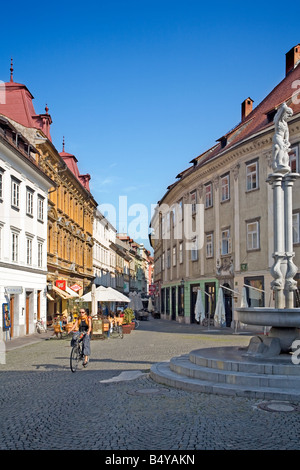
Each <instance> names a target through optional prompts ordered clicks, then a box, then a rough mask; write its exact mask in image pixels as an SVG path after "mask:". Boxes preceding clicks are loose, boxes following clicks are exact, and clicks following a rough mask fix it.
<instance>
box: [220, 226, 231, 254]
mask: <svg viewBox="0 0 300 470" xmlns="http://www.w3.org/2000/svg"><path fill="white" fill-rule="evenodd" d="M228 253H231V239H230V230H229V229H226V230H223V231H222V233H221V254H222V255H228Z"/></svg>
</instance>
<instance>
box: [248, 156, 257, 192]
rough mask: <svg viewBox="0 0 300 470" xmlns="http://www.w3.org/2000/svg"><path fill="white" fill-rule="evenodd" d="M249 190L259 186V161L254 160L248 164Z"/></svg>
mask: <svg viewBox="0 0 300 470" xmlns="http://www.w3.org/2000/svg"><path fill="white" fill-rule="evenodd" d="M246 187H247V191H252V190H253V189H257V188H258V162H252V163H249V164H247V166H246Z"/></svg>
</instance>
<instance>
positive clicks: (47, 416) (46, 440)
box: [0, 318, 300, 451]
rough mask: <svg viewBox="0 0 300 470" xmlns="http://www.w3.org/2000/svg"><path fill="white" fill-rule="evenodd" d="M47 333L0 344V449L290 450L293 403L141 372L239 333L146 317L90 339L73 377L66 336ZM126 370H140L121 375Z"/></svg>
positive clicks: (298, 424)
mask: <svg viewBox="0 0 300 470" xmlns="http://www.w3.org/2000/svg"><path fill="white" fill-rule="evenodd" d="M48 337H49V335H39V336H37V337H35V338H33V339H34V340H35V341H36V339H38V342H35V343H34V342H29V341H27V343H28V344H26V345H22V347H18V348H16V347H14V345H16V344H17V340H12V341H11V342H10V344H9V345H8V347H7V349H9V350H8V351H7V353H6V364H3V365H0V415H1V426H0V449H1V450H3V449H9V450H19V449H20V450H22V449H26V450H60V449H61V450H64V449H66V450H67V449H68V450H69V449H82V448H83V442H85V443H86V444H85V446H84V448H85V449H91V450H93V449H95V450H190V451H192V450H196V449H199V450H213V449H216V450H222V449H226V450H271V449H277V450H287V449H289V450H292V449H294V450H295V449H297V450H298V449H299V447H300V446H299V440H300V411H299V407H298V408H297V407H295V410H294V411H284V410H287V409H289V410H290V409H291V407H289V408H287V407H284V406H278V407H277V408H276V406H270V407H266V406H265V407H260V406H259V405H260V403H258V402H257V401H256V400H253V399H245V398H238V397H229V396H215V395H206V394H202V393H200V394H199V393H195V392H185V391H182V390H177V389H175V388H169V387H164V386H162V385H160V384H158V383H156V382H154V381H152V379H151V378H150V377H149V369H150V367H151V365H152V364H153V363H155V362H159V361H164V360H169V359H170V358H171V357H173V356H175V355H180V354H185V353H188V352H190V351H191V350H194V349H197V348H202V347H218V346H226V345H228V346H230V345H240V346H245V345H247V344H248V343H249V340H250V336H249V335H246V334H240V335H233V334H232V332H231V330H228V329H224V330H222V331H218V330H214V331H207V330H206V329H205V328H201V327H199V326H198V325H180V324H178V323H175V322H168V321H164V320H154V319H152V318H151V319H150V320H149V321H144V322H141V323H140V328H139V329H138V330H136V331H133V332H132V333H131V334H130V335H124V338H123V339H119V338H116V339H105V340H94V341H92V343H91V345H92V356H91V360H90V363H89V365H88V368H87V369H84V370H83V371H78V372H76V373H72V372H71V371H70V368H69V355H70V341H69V340H64V339H63V340H57V339H48ZM133 371H141V372H142V373H143V374H142V375H141V374H140V375H139V374H136V377H137V378H133V379H131V380H129V378H130V374H128V372H133ZM124 372H127V374H122V376H120V374H121V373H124ZM119 376H120V377H121V378H122V380H119V378H120V377H119ZM126 377H127V378H126ZM109 379H114V380H113V381H109ZM273 409H274V410H277V409H278V410H279V411H268V410H273Z"/></svg>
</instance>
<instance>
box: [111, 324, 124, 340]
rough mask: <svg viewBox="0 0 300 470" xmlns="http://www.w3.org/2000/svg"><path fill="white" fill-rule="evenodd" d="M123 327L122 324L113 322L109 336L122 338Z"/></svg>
mask: <svg viewBox="0 0 300 470" xmlns="http://www.w3.org/2000/svg"><path fill="white" fill-rule="evenodd" d="M123 336H124V335H123V328H122V325H119V324H118V323H116V324H114V325H113V326H112V328H111V329H110V330H109V338H121V339H122V338H123Z"/></svg>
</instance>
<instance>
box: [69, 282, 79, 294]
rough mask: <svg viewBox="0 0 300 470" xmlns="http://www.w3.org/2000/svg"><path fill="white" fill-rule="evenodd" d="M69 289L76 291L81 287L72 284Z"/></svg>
mask: <svg viewBox="0 0 300 470" xmlns="http://www.w3.org/2000/svg"><path fill="white" fill-rule="evenodd" d="M70 289H72V290H73V291H74V292H78V291H79V290H80V289H81V286H79V285H78V284H74V285H73V286H70Z"/></svg>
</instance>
